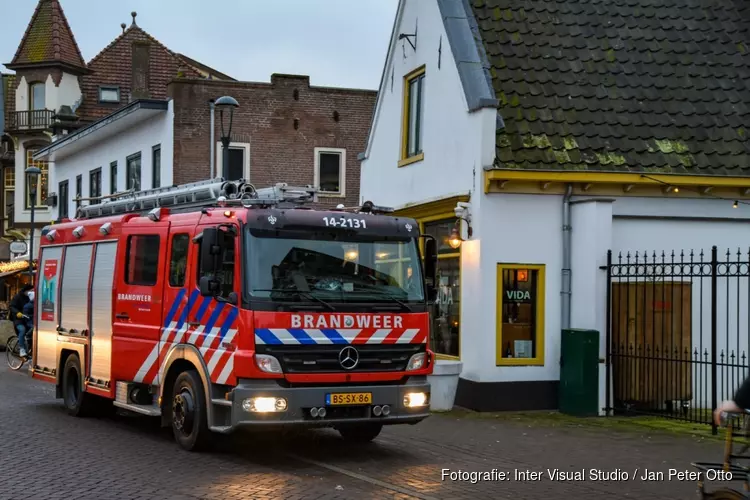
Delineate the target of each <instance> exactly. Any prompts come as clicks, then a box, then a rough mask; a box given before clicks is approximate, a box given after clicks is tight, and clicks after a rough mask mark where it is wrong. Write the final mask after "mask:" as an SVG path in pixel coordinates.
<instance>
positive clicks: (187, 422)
mask: <svg viewBox="0 0 750 500" xmlns="http://www.w3.org/2000/svg"><path fill="white" fill-rule="evenodd" d="M207 411H208V409H207V407H206V393H205V392H204V389H203V383H202V382H201V378H200V376H199V375H198V372H197V371H195V370H188V371H184V372H182V373H180V374H179V375H178V376H177V380H175V382H174V388H173V390H172V412H171V413H172V434H173V435H174V439H175V441H177V444H179V445H180V447H181V448H182V449H184V450H187V451H202V450H205V449H207V448H208V446H209V443H210V439H211V431H210V430H209V429H208V418H207Z"/></svg>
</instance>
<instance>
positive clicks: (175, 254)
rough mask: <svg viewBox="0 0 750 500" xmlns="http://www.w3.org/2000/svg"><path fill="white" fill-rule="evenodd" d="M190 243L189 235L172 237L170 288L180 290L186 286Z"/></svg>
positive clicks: (181, 234) (182, 234) (183, 234)
mask: <svg viewBox="0 0 750 500" xmlns="http://www.w3.org/2000/svg"><path fill="white" fill-rule="evenodd" d="M189 242H190V236H189V235H188V234H187V233H180V234H175V235H174V236H172V252H171V253H170V256H169V286H172V287H177V288H179V287H182V286H184V285H185V272H186V271H187V257H188V248H189Z"/></svg>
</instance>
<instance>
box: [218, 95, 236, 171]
mask: <svg viewBox="0 0 750 500" xmlns="http://www.w3.org/2000/svg"><path fill="white" fill-rule="evenodd" d="M214 107H216V109H218V110H219V121H220V122H221V146H222V149H221V160H222V161H221V176H222V177H223V178H224V179H225V180H226V179H228V178H229V142H230V140H231V137H232V119H233V118H234V110H235V108H239V107H240V105H239V103H238V102H237V100H236V99H235V98H234V97H231V96H228V95H225V96H223V97H219V98H218V99H216V102H215V103H214ZM225 111H227V114H228V115H229V117H228V120H229V124H228V126H227V130H226V132H225V131H224V121H225V118H224V112H225Z"/></svg>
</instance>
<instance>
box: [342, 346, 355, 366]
mask: <svg viewBox="0 0 750 500" xmlns="http://www.w3.org/2000/svg"><path fill="white" fill-rule="evenodd" d="M357 363H359V352H357V350H356V349H355V348H354V347H352V346H350V345H348V346H346V347H344V348H343V349H341V352H340V353H339V364H340V365H341V368H343V369H344V370H353V369H354V367H355V366H357Z"/></svg>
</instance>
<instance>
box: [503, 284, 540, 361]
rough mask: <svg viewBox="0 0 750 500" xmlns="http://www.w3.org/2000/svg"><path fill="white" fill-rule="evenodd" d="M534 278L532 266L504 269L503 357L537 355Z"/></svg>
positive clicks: (530, 356) (535, 285) (533, 356)
mask: <svg viewBox="0 0 750 500" xmlns="http://www.w3.org/2000/svg"><path fill="white" fill-rule="evenodd" d="M537 280H538V273H537V271H536V270H534V269H503V288H502V292H503V296H502V299H501V300H502V313H503V318H502V321H503V324H502V332H503V333H502V342H503V344H504V345H503V348H502V349H503V351H502V352H503V357H504V358H535V357H536V340H537V332H536V328H537V324H536V304H537Z"/></svg>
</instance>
